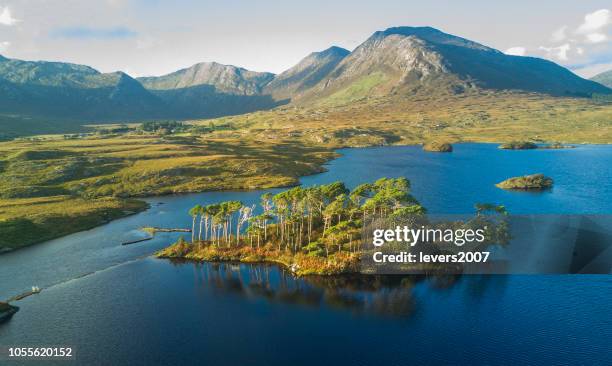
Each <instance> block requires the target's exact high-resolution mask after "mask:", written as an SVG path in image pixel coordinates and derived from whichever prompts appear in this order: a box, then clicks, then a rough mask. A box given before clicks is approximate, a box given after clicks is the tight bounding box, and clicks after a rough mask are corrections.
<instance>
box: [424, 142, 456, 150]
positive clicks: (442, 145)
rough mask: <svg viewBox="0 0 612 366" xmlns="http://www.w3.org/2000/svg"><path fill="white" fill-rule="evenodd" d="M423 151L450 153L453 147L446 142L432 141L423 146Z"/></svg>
mask: <svg viewBox="0 0 612 366" xmlns="http://www.w3.org/2000/svg"><path fill="white" fill-rule="evenodd" d="M423 150H425V151H429V152H452V151H453V145H451V144H449V143H448V142H437V141H432V142H427V143H425V144H424V145H423Z"/></svg>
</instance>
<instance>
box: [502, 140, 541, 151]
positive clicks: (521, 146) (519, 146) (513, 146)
mask: <svg viewBox="0 0 612 366" xmlns="http://www.w3.org/2000/svg"><path fill="white" fill-rule="evenodd" d="M499 148H500V149H502V150H533V149H537V148H538V145H536V144H534V143H533V142H530V141H510V142H506V143H505V144H501V145H499Z"/></svg>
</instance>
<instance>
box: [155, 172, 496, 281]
mask: <svg viewBox="0 0 612 366" xmlns="http://www.w3.org/2000/svg"><path fill="white" fill-rule="evenodd" d="M476 210H477V214H476V216H475V217H474V218H473V220H477V221H467V222H465V223H463V222H459V221H457V222H452V223H448V222H444V223H436V224H433V223H431V225H432V228H435V225H441V226H443V227H444V228H448V227H450V226H453V227H455V226H456V227H457V228H459V229H461V228H464V227H473V225H476V223H477V222H478V225H480V226H482V227H487V228H488V229H487V234H486V235H487V238H490V240H489V239H488V240H489V241H487V242H485V245H488V244H490V243H502V242H503V241H502V237H501V235H499V234H500V233H503V232H504V231H503V228H502V227H501V226H499V223H500V222H503V220H498V219H499V215H501V216H503V217H505V209H503V207H500V206H495V205H486V204H483V205H478V206H476ZM491 215H493V216H495V217H493V216H491ZM189 216H190V220H189V221H190V224H191V230H190V231H191V235H190V236H191V242H188V241H187V240H185V239H184V238H182V237H181V238H179V240H178V241H177V242H175V243H174V244H172V245H170V246H169V247H167V248H165V249H162V250H160V251H158V252H157V253H156V257H158V258H168V259H182V260H194V261H207V262H243V263H264V262H267V263H275V264H279V265H281V266H283V267H285V268H288V269H289V270H290V271H291V272H292V273H293V274H294V275H297V276H304V275H338V274H344V273H357V272H360V269H361V267H360V265H361V258H362V257H363V256H364V255H365V253H367V252H368V251H369V250H371V248H368V246H367V245H365V244H364V237H363V236H362V235H363V233H364V232H366V231H367V230H366V227H367V226H368V225H370V224H371V222H372V221H373V220H376V225H388V227H396V226H397V225H399V223H400V222H414V221H415V220H417V221H418V222H420V223H421V224H422V225H425V224H426V223H427V222H428V221H427V216H426V210H425V208H424V207H423V206H421V205H420V204H419V202H418V201H417V200H416V199H415V198H414V197H413V196H412V195H411V194H410V182H409V181H408V180H407V179H406V178H381V179H379V180H377V181H375V182H373V183H364V184H361V185H359V186H357V187H355V188H353V189H352V190H350V189H348V188H347V187H346V185H345V184H344V183H342V182H334V183H330V184H325V185H319V186H311V187H307V188H304V187H299V186H298V187H295V188H292V189H289V190H286V191H282V192H279V193H277V194H275V195H273V194H271V193H266V194H264V195H262V196H261V199H260V203H259V205H251V206H246V205H244V204H243V203H242V202H240V201H226V202H220V203H211V204H207V205H201V204H196V205H195V206H193V207H192V208H191V209H190V210H189ZM488 218H493V220H489V219H488ZM482 220H485V222H484V223H483V222H482ZM449 225H450V226H449ZM498 239H499V240H498ZM478 245H479V248H480V246H481V245H483V243H479V244H478ZM452 248H453V247H451V249H452ZM457 248H459V247H457ZM461 248H463V249H462V250H465V247H461ZM445 250H450V249H449V248H446V249H445ZM418 265H419V264H417V266H418ZM432 266H433V267H435V265H432ZM432 269H435V268H432Z"/></svg>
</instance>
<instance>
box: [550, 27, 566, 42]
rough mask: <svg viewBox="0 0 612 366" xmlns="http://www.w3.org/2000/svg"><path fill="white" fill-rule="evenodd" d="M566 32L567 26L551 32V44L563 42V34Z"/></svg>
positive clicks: (564, 36)
mask: <svg viewBox="0 0 612 366" xmlns="http://www.w3.org/2000/svg"><path fill="white" fill-rule="evenodd" d="M566 31H567V25H564V26H563V27H561V28H559V29H557V30H556V31H554V32H553V34H552V38H551V40H552V41H553V42H561V41H563V40H565V38H566V37H567V35H566V34H565V33H566Z"/></svg>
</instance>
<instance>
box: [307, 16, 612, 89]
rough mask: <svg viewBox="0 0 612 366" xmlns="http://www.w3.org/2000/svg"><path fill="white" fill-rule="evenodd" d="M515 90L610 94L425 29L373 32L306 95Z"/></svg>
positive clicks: (557, 69)
mask: <svg viewBox="0 0 612 366" xmlns="http://www.w3.org/2000/svg"><path fill="white" fill-rule="evenodd" d="M471 89H493V90H520V91H527V92H538V93H546V94H551V95H558V96H589V95H591V94H592V93H610V92H612V91H611V90H609V89H607V88H605V87H603V86H601V85H599V84H597V83H594V82H592V81H589V80H585V79H582V78H580V77H578V76H576V75H575V74H573V73H572V72H570V71H569V70H567V69H565V68H563V67H561V66H559V65H557V64H555V63H553V62H550V61H546V60H542V59H538V58H532V57H519V56H509V55H505V54H503V53H501V52H499V51H497V50H495V49H492V48H490V47H486V46H483V45H481V44H478V43H476V42H472V41H469V40H466V39H463V38H460V37H456V36H452V35H449V34H446V33H443V32H441V31H439V30H437V29H434V28H430V27H417V28H414V27H399V28H389V29H387V30H385V31H381V32H376V33H374V34H373V35H372V36H371V37H370V38H368V40H366V41H365V42H364V43H362V44H361V45H360V46H358V47H357V48H356V49H355V50H354V51H353V52H352V53H351V54H350V55H348V56H347V57H345V58H344V59H343V60H342V61H341V62H340V63H339V64H338V65H337V66H336V67H335V69H334V70H332V71H331V72H330V73H329V75H328V76H327V77H325V78H324V79H323V80H322V81H321V82H319V84H318V85H316V86H315V87H313V88H312V90H311V91H309V92H308V93H307V95H306V98H305V99H307V100H309V99H319V98H322V97H332V99H340V100H343V101H346V100H350V99H357V98H360V97H364V96H381V95H389V94H405V95H411V94H413V93H415V92H418V91H427V93H430V94H431V93H437V92H442V91H443V92H451V93H461V92H464V91H466V90H471Z"/></svg>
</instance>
